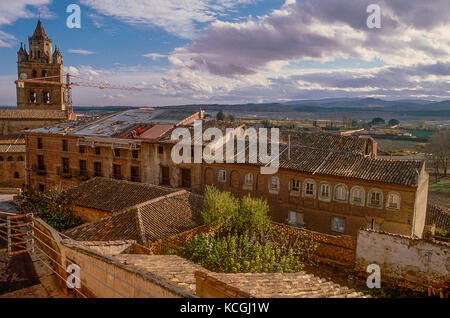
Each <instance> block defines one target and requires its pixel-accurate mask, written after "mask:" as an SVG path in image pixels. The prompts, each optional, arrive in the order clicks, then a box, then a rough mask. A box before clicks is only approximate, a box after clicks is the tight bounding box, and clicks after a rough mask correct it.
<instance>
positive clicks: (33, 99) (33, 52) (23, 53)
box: [16, 20, 66, 110]
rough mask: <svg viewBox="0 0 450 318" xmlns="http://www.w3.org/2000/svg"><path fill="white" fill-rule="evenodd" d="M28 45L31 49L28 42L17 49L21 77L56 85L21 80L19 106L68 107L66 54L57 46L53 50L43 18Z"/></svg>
mask: <svg viewBox="0 0 450 318" xmlns="http://www.w3.org/2000/svg"><path fill="white" fill-rule="evenodd" d="M28 47H29V52H28V51H27V47H26V45H25V46H24V45H23V44H21V45H20V49H19V51H18V52H17V68H18V79H22V80H25V79H26V80H33V79H36V80H41V81H42V80H45V81H48V82H52V83H55V84H52V83H50V84H43V83H33V82H19V81H17V82H16V90H17V108H18V109H40V110H65V109H66V105H65V104H66V102H65V94H64V93H65V87H64V84H63V59H62V55H61V52H60V50H59V48H58V47H57V46H55V49H54V50H53V43H52V40H51V39H50V38H49V37H48V36H47V34H46V33H45V30H44V26H43V25H42V22H41V20H39V21H38V23H37V26H36V29H35V31H34V33H33V35H32V36H30V37H28ZM47 77H48V79H46V78H47ZM57 83H60V84H57Z"/></svg>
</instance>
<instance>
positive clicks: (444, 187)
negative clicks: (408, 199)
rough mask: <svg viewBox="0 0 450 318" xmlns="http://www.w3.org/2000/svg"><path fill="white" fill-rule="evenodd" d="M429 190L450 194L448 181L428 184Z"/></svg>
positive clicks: (449, 181)
mask: <svg viewBox="0 0 450 318" xmlns="http://www.w3.org/2000/svg"><path fill="white" fill-rule="evenodd" d="M429 189H430V190H432V191H441V192H449V193H450V180H446V181H440V182H435V183H430V185H429Z"/></svg>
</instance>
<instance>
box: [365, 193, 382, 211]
mask: <svg viewBox="0 0 450 318" xmlns="http://www.w3.org/2000/svg"><path fill="white" fill-rule="evenodd" d="M368 205H369V206H372V207H376V208H381V207H382V206H383V193H382V192H381V191H380V190H377V189H372V190H370V191H369V202H368Z"/></svg>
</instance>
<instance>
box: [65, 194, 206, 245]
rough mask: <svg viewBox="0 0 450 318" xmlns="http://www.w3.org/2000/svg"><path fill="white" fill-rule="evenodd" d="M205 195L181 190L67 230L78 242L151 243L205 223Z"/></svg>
mask: <svg viewBox="0 0 450 318" xmlns="http://www.w3.org/2000/svg"><path fill="white" fill-rule="evenodd" d="M202 207H203V198H202V197H201V196H200V195H196V194H193V193H191V192H188V191H185V190H180V191H178V192H175V193H171V194H168V195H165V196H162V197H159V198H156V199H153V200H150V201H148V202H145V203H143V204H140V205H138V206H136V207H133V208H131V209H127V210H125V211H123V212H119V213H115V214H113V215H112V216H109V217H106V218H103V219H101V220H99V221H97V222H92V223H87V224H84V225H81V226H78V227H76V228H73V229H71V230H69V231H67V232H66V234H67V235H68V236H69V237H71V238H73V239H75V240H78V241H114V240H136V241H137V242H139V244H142V245H148V244H150V243H153V242H156V241H158V240H161V239H166V238H168V237H171V236H173V235H177V234H180V233H182V232H184V231H188V230H191V229H193V228H195V227H198V226H200V225H201V217H200V212H201V210H202Z"/></svg>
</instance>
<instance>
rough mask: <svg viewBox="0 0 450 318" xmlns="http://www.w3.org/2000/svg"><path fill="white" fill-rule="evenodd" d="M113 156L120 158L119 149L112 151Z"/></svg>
mask: <svg viewBox="0 0 450 318" xmlns="http://www.w3.org/2000/svg"><path fill="white" fill-rule="evenodd" d="M114 156H115V157H120V149H114Z"/></svg>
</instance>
